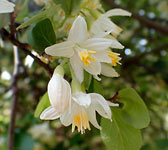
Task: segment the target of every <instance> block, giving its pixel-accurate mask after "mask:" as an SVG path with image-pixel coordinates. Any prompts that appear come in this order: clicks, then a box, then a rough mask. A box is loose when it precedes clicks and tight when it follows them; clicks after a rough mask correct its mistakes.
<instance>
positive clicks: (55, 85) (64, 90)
mask: <svg viewBox="0 0 168 150" xmlns="http://www.w3.org/2000/svg"><path fill="white" fill-rule="evenodd" d="M63 74H64V73H63V69H62V67H61V66H58V67H57V68H56V69H55V71H54V74H53V76H52V78H51V79H50V81H49V83H48V97H49V100H50V103H51V106H50V107H49V108H47V109H46V110H45V111H48V110H50V111H52V110H56V112H57V114H58V115H60V114H62V113H64V112H65V111H67V110H68V109H69V108H70V106H71V87H70V85H69V83H68V82H67V81H66V80H65V79H64V78H63V76H62V75H63ZM45 111H44V112H45ZM43 114H44V115H45V113H43Z"/></svg>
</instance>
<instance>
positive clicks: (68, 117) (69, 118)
mask: <svg viewBox="0 0 168 150" xmlns="http://www.w3.org/2000/svg"><path fill="white" fill-rule="evenodd" d="M79 107H80V106H79V105H77V104H76V103H75V102H74V101H72V104H71V110H72V111H71V112H70V111H69V110H68V111H66V112H65V113H63V114H62V115H61V117H60V121H61V123H62V124H63V125H64V126H69V125H70V124H72V122H73V118H74V116H75V114H78V112H79Z"/></svg>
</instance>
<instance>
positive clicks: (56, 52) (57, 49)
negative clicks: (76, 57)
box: [45, 41, 74, 58]
mask: <svg viewBox="0 0 168 150" xmlns="http://www.w3.org/2000/svg"><path fill="white" fill-rule="evenodd" d="M73 46H74V43H73V42H71V41H66V42H62V43H58V44H54V45H52V46H49V47H47V48H46V49H45V52H46V54H48V55H51V56H60V57H68V58H69V57H72V56H73V54H74V50H73Z"/></svg>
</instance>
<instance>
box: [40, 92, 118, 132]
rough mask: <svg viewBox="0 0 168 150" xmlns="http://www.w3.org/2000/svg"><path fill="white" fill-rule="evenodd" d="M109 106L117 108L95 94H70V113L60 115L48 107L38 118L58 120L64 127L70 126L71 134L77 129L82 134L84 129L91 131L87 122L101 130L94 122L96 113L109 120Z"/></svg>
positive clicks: (95, 121)
mask: <svg viewBox="0 0 168 150" xmlns="http://www.w3.org/2000/svg"><path fill="white" fill-rule="evenodd" d="M110 106H118V104H114V103H111V102H107V101H106V100H105V99H104V97H103V96H101V95H100V94H97V93H90V94H86V93H83V92H75V93H73V94H72V103H71V108H70V109H71V111H69V110H67V111H66V112H65V113H63V114H61V115H60V114H58V113H57V110H56V109H55V108H54V107H52V106H50V107H48V108H47V109H45V110H44V111H43V112H42V114H41V116H40V118H41V119H44V120H53V119H57V118H60V121H61V123H62V124H63V125H64V126H69V125H71V124H72V132H73V131H74V130H75V127H77V130H78V132H81V133H82V134H83V133H84V132H85V129H88V130H90V129H91V128H90V124H89V122H90V123H91V124H92V125H93V126H94V127H96V128H97V129H101V127H100V125H99V124H98V122H97V120H96V112H98V113H99V114H100V115H101V116H102V117H104V118H107V119H110V120H111V110H110Z"/></svg>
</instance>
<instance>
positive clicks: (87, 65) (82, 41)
mask: <svg viewBox="0 0 168 150" xmlns="http://www.w3.org/2000/svg"><path fill="white" fill-rule="evenodd" d="M95 14H96V15H95V16H96V17H95V19H94V21H93V22H92V24H91V26H90V27H88V22H87V21H86V20H85V18H84V17H82V16H81V15H80V16H78V17H77V18H76V19H75V20H74V22H73V24H72V26H71V28H70V30H69V35H68V38H67V40H66V41H64V42H62V43H57V44H55V45H52V46H50V47H47V48H46V49H45V52H46V54H48V55H51V56H57V57H65V58H68V60H69V63H70V70H71V75H72V84H71V86H70V85H69V83H68V82H67V81H66V80H65V79H64V70H63V67H61V65H60V66H57V67H56V69H55V71H54V74H53V76H52V78H51V79H50V81H49V83H48V96H49V100H50V103H51V106H49V107H48V108H46V109H45V110H44V111H43V112H42V114H41V115H40V118H41V119H43V120H53V119H58V118H60V121H61V123H62V124H63V125H64V126H69V125H71V124H72V132H73V131H74V129H75V127H77V129H78V132H81V133H84V132H85V129H88V130H90V129H91V128H90V125H89V122H90V123H91V124H92V125H93V126H94V127H96V128H98V129H101V127H100V126H99V124H98V123H97V120H96V112H98V113H99V114H100V115H101V116H103V117H104V118H107V119H110V120H111V110H110V106H118V104H114V103H111V102H109V101H106V100H105V99H104V97H103V96H101V95H100V94H97V93H88V94H87V93H86V92H85V89H82V87H81V85H82V83H83V80H84V71H86V72H88V73H89V74H91V75H93V77H94V78H95V79H97V80H101V79H100V78H99V76H98V75H100V74H102V75H104V76H107V77H118V73H117V72H116V71H115V70H114V68H113V67H115V66H116V65H117V64H120V62H119V61H120V59H121V58H120V57H119V55H120V54H119V53H116V52H113V51H112V50H111V49H112V48H117V49H123V48H124V47H123V45H121V44H120V43H119V42H118V41H117V40H116V37H117V36H118V35H119V33H120V32H121V31H122V29H121V28H120V27H118V26H117V25H116V24H114V23H113V22H112V21H111V20H110V18H109V17H111V16H117V15H120V16H130V15H131V14H130V13H129V12H127V11H125V10H122V9H112V10H110V11H108V12H106V13H105V14H100V13H96V12H95ZM71 88H72V90H71Z"/></svg>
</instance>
